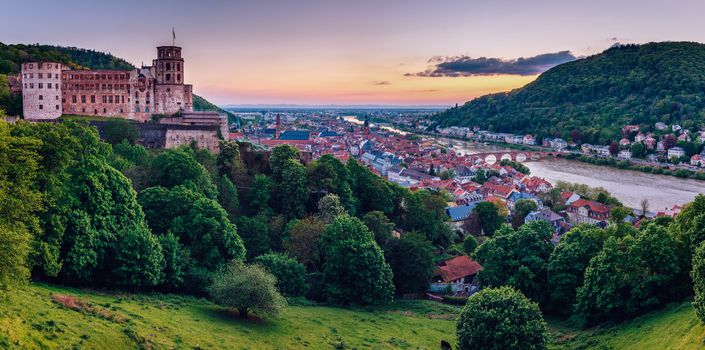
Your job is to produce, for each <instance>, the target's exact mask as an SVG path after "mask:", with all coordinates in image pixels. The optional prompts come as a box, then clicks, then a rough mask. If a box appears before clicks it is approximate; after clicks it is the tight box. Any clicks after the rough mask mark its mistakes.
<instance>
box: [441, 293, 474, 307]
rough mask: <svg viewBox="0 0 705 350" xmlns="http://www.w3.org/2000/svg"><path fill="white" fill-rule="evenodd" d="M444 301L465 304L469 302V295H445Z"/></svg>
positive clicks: (452, 303)
mask: <svg viewBox="0 0 705 350" xmlns="http://www.w3.org/2000/svg"><path fill="white" fill-rule="evenodd" d="M443 302H444V303H447V304H451V305H465V304H466V303H467V302H468V297H456V296H452V295H444V296H443Z"/></svg>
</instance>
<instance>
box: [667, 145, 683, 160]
mask: <svg viewBox="0 0 705 350" xmlns="http://www.w3.org/2000/svg"><path fill="white" fill-rule="evenodd" d="M683 156H685V150H684V149H683V147H673V148H670V149H669V150H668V159H671V158H673V157H676V158H681V157H683Z"/></svg>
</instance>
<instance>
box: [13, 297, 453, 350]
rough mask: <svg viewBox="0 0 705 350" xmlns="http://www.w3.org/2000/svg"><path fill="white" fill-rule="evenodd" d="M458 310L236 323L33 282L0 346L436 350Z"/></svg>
mask: <svg viewBox="0 0 705 350" xmlns="http://www.w3.org/2000/svg"><path fill="white" fill-rule="evenodd" d="M57 296H59V297H60V298H64V299H59V300H58V301H63V302H64V303H65V304H64V305H69V306H75V307H76V308H79V309H80V311H75V310H72V309H70V308H69V307H66V306H63V305H60V304H58V303H57V302H55V301H53V300H54V299H55V298H56V297H57ZM67 296H68V297H69V298H66V297H67ZM71 297H78V299H75V300H74V299H72V298H71ZM66 300H69V301H70V302H73V303H74V304H76V305H71V303H67V302H66ZM458 311H459V308H458V307H454V306H447V305H442V304H438V303H434V302H430V301H398V302H395V303H393V304H391V305H389V306H385V307H377V308H370V309H353V310H349V309H342V308H335V307H326V306H290V307H289V308H288V309H287V310H286V311H285V312H284V314H282V315H281V316H280V317H278V318H276V319H268V320H262V319H256V318H253V319H250V320H240V319H238V317H237V313H230V312H228V311H227V310H225V309H223V308H221V307H219V306H216V305H213V304H212V303H210V302H208V301H205V300H202V299H195V298H188V297H180V296H171V295H166V296H165V295H130V294H114V293H101V292H96V291H86V290H80V289H71V288H65V287H57V286H50V285H41V284H32V285H30V286H28V287H25V288H24V289H23V290H21V291H17V292H14V293H12V294H11V296H10V299H9V301H8V302H5V303H2V304H0V349H3V348H10V349H15V348H17V349H111V350H114V349H302V348H308V349H354V348H356V349H417V348H418V349H438V348H439V345H440V342H441V340H442V339H445V340H447V341H449V342H451V343H455V317H456V316H457V313H458Z"/></svg>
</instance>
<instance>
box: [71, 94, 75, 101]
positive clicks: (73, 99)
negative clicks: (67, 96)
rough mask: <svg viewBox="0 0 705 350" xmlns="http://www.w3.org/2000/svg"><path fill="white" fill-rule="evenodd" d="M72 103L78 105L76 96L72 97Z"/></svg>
mask: <svg viewBox="0 0 705 350" xmlns="http://www.w3.org/2000/svg"><path fill="white" fill-rule="evenodd" d="M71 102H73V103H76V95H73V96H71Z"/></svg>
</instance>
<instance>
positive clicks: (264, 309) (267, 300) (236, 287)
mask: <svg viewBox="0 0 705 350" xmlns="http://www.w3.org/2000/svg"><path fill="white" fill-rule="evenodd" d="M276 282H277V279H276V278H275V277H274V276H273V275H272V274H270V273H269V272H267V270H265V269H264V267H262V266H259V265H245V264H243V263H242V262H240V261H237V260H235V261H233V262H231V263H230V264H228V265H226V266H225V267H223V268H221V269H220V270H218V271H217V272H216V273H214V274H213V282H212V283H211V285H210V286H209V287H208V293H209V294H210V296H211V299H212V300H213V302H215V303H216V304H219V305H222V306H225V307H228V308H234V309H237V310H238V312H239V313H240V317H241V318H247V315H248V313H249V312H250V311H251V310H253V311H255V312H257V313H260V314H267V315H272V316H276V315H278V314H279V313H280V312H281V311H282V310H283V309H284V307H285V306H286V300H285V299H284V297H282V296H281V294H279V292H278V291H277V289H276V287H275V284H276Z"/></svg>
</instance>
